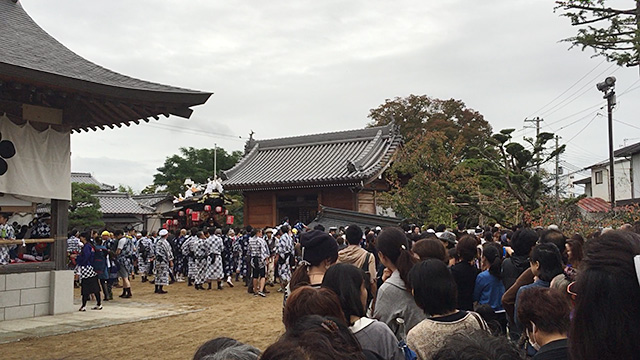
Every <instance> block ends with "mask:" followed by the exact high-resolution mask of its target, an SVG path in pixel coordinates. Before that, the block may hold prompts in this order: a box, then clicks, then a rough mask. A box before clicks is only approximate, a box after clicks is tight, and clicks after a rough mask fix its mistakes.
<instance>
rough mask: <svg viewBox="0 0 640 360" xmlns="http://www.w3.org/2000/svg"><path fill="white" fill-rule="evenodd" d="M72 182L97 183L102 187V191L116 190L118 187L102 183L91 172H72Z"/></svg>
mask: <svg viewBox="0 0 640 360" xmlns="http://www.w3.org/2000/svg"><path fill="white" fill-rule="evenodd" d="M71 182H72V183H80V184H91V185H97V186H99V187H100V190H101V191H114V190H115V189H116V188H115V186H113V185H108V184H105V183H101V182H100V181H98V179H96V178H94V177H93V175H91V173H83V172H71Z"/></svg>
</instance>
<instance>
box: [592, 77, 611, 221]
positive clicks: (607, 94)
mask: <svg viewBox="0 0 640 360" xmlns="http://www.w3.org/2000/svg"><path fill="white" fill-rule="evenodd" d="M615 85H616V78H615V77H613V76H609V77H607V78H606V79H604V81H603V82H600V83H598V84H596V88H597V89H598V90H600V91H602V92H603V93H604V97H603V99H607V113H608V115H609V189H610V190H609V192H610V193H611V210H613V209H615V207H616V185H615V182H614V176H613V107H614V106H615V105H616V90H615Z"/></svg>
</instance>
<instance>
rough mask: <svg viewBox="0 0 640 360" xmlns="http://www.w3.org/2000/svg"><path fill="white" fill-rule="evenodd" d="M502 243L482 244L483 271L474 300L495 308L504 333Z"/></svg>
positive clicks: (478, 278)
mask: <svg viewBox="0 0 640 360" xmlns="http://www.w3.org/2000/svg"><path fill="white" fill-rule="evenodd" d="M499 247H500V244H497V243H495V242H487V243H485V244H484V245H483V246H482V263H481V264H482V270H483V271H482V272H481V273H480V274H478V276H477V277H476V284H475V287H474V290H473V301H474V302H476V303H477V304H478V305H483V304H488V305H490V306H491V309H493V312H494V314H493V315H494V316H492V317H491V318H492V319H495V320H497V321H498V323H499V324H500V328H501V331H502V333H503V334H504V333H506V331H507V317H506V314H505V311H504V308H503V307H502V295H503V294H504V284H502V281H501V279H500V275H501V269H502V255H501V252H500V248H499Z"/></svg>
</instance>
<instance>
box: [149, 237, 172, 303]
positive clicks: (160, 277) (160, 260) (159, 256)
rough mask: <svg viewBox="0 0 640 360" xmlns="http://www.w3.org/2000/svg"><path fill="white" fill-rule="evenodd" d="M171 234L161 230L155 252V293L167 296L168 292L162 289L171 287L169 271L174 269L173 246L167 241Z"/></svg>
mask: <svg viewBox="0 0 640 360" xmlns="http://www.w3.org/2000/svg"><path fill="white" fill-rule="evenodd" d="M168 234H169V232H168V231H167V230H166V229H162V230H160V232H159V233H158V235H159V236H160V238H159V239H158V241H157V242H156V246H155V252H154V257H153V261H154V266H153V268H154V270H155V283H154V285H155V287H156V290H155V293H156V294H166V293H167V291H166V290H164V289H162V287H163V286H167V285H169V271H170V269H171V267H173V251H172V250H171V245H170V244H169V242H168V241H167V235H168Z"/></svg>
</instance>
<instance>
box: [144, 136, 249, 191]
mask: <svg viewBox="0 0 640 360" xmlns="http://www.w3.org/2000/svg"><path fill="white" fill-rule="evenodd" d="M213 157H214V149H195V148H193V147H189V148H180V154H175V155H172V156H169V157H167V158H166V160H165V161H164V165H163V166H161V167H159V168H158V169H157V170H158V172H157V173H156V174H155V175H154V176H153V184H154V185H156V186H160V185H165V186H166V187H167V189H166V191H167V192H169V193H171V194H173V195H178V194H179V193H184V185H183V183H184V180H185V179H187V178H190V179H191V180H193V181H194V182H196V183H200V184H204V183H206V181H207V178H212V177H213ZM241 157H242V152H240V151H233V152H232V153H230V154H229V153H228V152H226V151H225V150H224V149H222V148H217V149H216V161H217V171H218V176H219V172H220V171H224V170H228V169H230V168H231V167H233V165H235V164H236V163H237V162H238V160H240V158H241ZM147 190H148V191H150V190H151V189H150V188H149V189H147Z"/></svg>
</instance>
